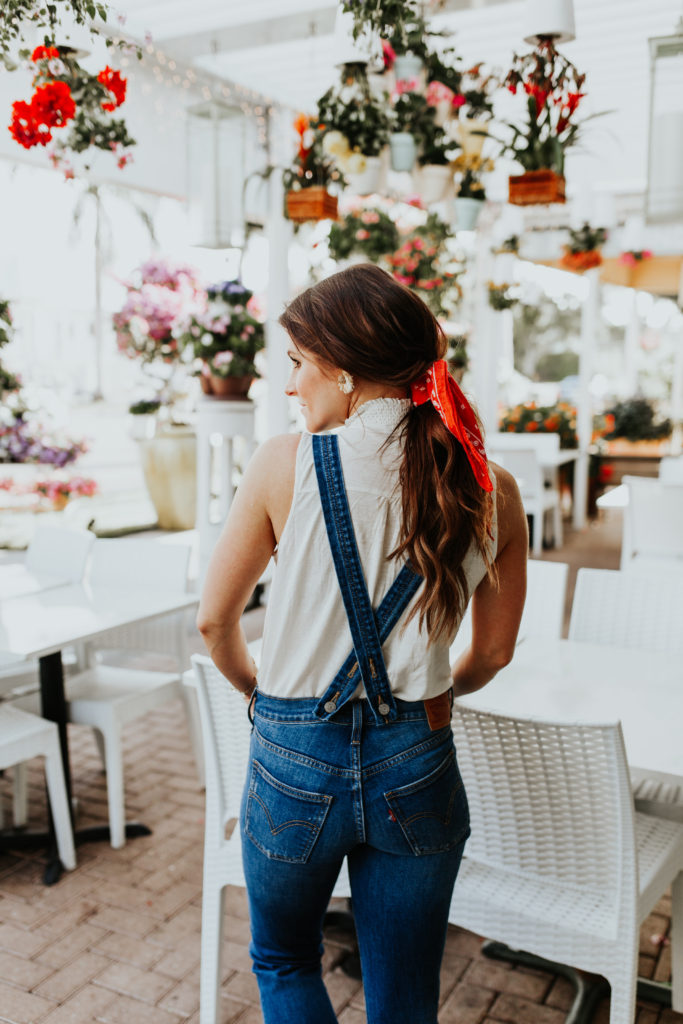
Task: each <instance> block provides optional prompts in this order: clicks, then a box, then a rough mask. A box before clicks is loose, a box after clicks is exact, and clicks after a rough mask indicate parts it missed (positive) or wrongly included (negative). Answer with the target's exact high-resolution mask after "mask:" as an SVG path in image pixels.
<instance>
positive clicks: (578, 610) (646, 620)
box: [569, 566, 683, 821]
mask: <svg viewBox="0 0 683 1024" xmlns="http://www.w3.org/2000/svg"><path fill="white" fill-rule="evenodd" d="M682 624H683V572H681V573H674V572H672V571H670V570H667V569H662V570H661V571H658V570H653V569H652V568H650V567H648V568H647V569H646V568H645V567H644V566H641V568H639V569H638V570H637V571H629V572H614V571H611V570H609V569H579V571H578V573H577V577H576V590H575V591H574V600H573V603H572V614H571V619H570V622H569V639H570V640H578V641H583V642H584V643H594V644H610V645H612V646H618V647H639V648H642V649H644V650H652V651H664V652H665V653H669V654H672V655H678V656H680V655H683V629H682V628H681V625H682ZM653 685H656V680H655V681H654V682H653ZM631 779H632V783H633V795H634V797H635V801H636V808H637V810H639V811H643V812H645V813H647V814H650V813H654V814H658V815H659V816H660V817H670V818H672V819H673V820H675V821H683V781H682V778H681V777H676V776H673V775H666V774H662V773H658V772H647V771H644V770H643V769H641V768H637V767H635V766H634V767H632V768H631Z"/></svg>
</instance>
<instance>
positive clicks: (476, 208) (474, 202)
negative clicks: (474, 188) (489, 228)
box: [455, 196, 484, 231]
mask: <svg viewBox="0 0 683 1024" xmlns="http://www.w3.org/2000/svg"><path fill="white" fill-rule="evenodd" d="M483 207H484V202H483V200H482V199H470V198H469V196H465V197H462V198H459V197H458V196H456V197H455V226H456V229H457V230H458V231H474V229H475V228H476V226H477V221H478V220H479V214H480V213H481V211H482V209H483Z"/></svg>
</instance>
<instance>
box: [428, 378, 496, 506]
mask: <svg viewBox="0 0 683 1024" xmlns="http://www.w3.org/2000/svg"><path fill="white" fill-rule="evenodd" d="M410 397H411V398H412V400H413V405H422V404H423V403H424V402H431V403H432V405H433V406H434V408H435V409H436V411H437V412H438V414H439V416H440V417H441V419H442V420H443V422H444V423H445V425H446V427H447V428H448V430H450V432H451V434H453V436H454V437H456V438H457V439H458V441H459V442H460V444H461V445H462V446H463V448H464V449H465V455H466V456H467V460H468V462H469V464H470V466H471V467H472V472H473V473H474V475H475V477H476V478H477V481H478V482H479V483H480V484H481V486H482V487H483V488H484V490H485V491H492V490H493V484H492V483H491V478H490V477H489V471H488V466H487V464H486V452H485V450H484V442H483V441H482V437H481V433H480V430H479V427H478V426H477V420H476V417H475V415H474V412H473V410H472V406H471V405H470V403H469V402H468V401H467V399H466V398H465V396H464V395H463V393H462V391H461V390H460V388H459V387H458V385H457V384H456V382H455V381H454V380H453V378H452V377H451V375H450V373H449V372H448V364H447V362H446V360H445V359H437V360H436V362H435V363H432V365H431V366H430V367H429V369H428V370H427V372H426V373H423V374H422V376H421V377H418V379H417V380H416V381H415V383H414V384H411V385H410Z"/></svg>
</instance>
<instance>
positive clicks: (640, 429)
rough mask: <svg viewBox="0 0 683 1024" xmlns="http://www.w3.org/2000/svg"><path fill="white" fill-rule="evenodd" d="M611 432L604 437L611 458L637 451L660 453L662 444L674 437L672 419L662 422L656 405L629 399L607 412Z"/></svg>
mask: <svg viewBox="0 0 683 1024" xmlns="http://www.w3.org/2000/svg"><path fill="white" fill-rule="evenodd" d="M606 415H607V416H609V417H611V421H610V427H611V429H610V430H608V431H606V432H605V433H604V434H603V436H604V439H605V442H606V449H607V452H608V453H609V454H611V455H621V454H623V455H630V454H633V453H635V452H642V453H645V454H653V455H657V454H661V450H662V442H664V441H665V440H666V439H667V438H669V437H670V436H671V432H672V429H673V427H672V423H671V420H670V419H668V418H667V419H660V418H658V416H657V412H656V408H655V405H654V403H653V402H652V401H650V400H649V399H647V398H628V399H626V400H625V401H622V402H617V403H616V404H615V405H613V406H612V408H611V409H608V410H607V413H606Z"/></svg>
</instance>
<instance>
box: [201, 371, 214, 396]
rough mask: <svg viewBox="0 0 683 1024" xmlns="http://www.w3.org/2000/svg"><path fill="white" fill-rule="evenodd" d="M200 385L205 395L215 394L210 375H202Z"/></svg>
mask: <svg viewBox="0 0 683 1024" xmlns="http://www.w3.org/2000/svg"><path fill="white" fill-rule="evenodd" d="M199 383H200V384H201V386H202V391H203V392H204V394H205V395H212V394H213V391H212V390H211V378H210V377H209V375H208V373H202V374H200V376H199Z"/></svg>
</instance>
